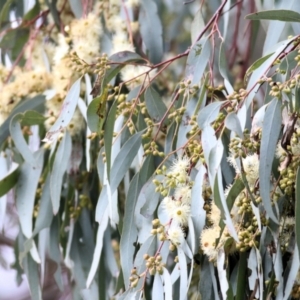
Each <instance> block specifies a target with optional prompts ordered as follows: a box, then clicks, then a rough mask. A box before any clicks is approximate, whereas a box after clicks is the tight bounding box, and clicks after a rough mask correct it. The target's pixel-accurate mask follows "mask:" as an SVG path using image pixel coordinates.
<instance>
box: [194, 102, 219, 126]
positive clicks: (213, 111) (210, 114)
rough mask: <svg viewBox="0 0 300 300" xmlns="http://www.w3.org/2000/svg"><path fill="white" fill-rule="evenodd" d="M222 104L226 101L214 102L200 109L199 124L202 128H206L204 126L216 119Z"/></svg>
mask: <svg viewBox="0 0 300 300" xmlns="http://www.w3.org/2000/svg"><path fill="white" fill-rule="evenodd" d="M222 104H224V103H223V102H221V101H217V102H213V103H210V104H208V105H207V106H205V107H204V108H202V109H201V110H200V112H199V115H198V125H199V127H200V129H204V127H206V126H207V125H209V124H210V123H212V122H213V121H215V119H216V118H217V116H218V114H219V111H220V108H221V106H222Z"/></svg>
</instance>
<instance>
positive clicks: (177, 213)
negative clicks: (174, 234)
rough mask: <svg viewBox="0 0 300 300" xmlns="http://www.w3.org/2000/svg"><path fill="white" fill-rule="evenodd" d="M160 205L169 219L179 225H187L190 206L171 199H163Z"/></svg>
mask: <svg viewBox="0 0 300 300" xmlns="http://www.w3.org/2000/svg"><path fill="white" fill-rule="evenodd" d="M162 204H163V208H164V209H165V210H166V212H167V214H168V216H169V218H170V219H173V220H174V221H175V222H177V223H178V224H180V225H187V223H188V220H189V217H190V213H191V207H190V205H188V204H182V203H181V202H180V201H176V200H173V199H172V198H171V197H165V198H164V199H163V202H162Z"/></svg>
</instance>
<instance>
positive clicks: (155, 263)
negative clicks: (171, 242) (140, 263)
mask: <svg viewBox="0 0 300 300" xmlns="http://www.w3.org/2000/svg"><path fill="white" fill-rule="evenodd" d="M144 260H145V261H146V267H147V269H148V270H149V274H150V275H152V276H153V275H155V274H156V273H158V274H159V275H162V274H163V272H164V267H165V266H166V264H165V263H163V262H162V256H161V255H155V256H149V255H148V254H144Z"/></svg>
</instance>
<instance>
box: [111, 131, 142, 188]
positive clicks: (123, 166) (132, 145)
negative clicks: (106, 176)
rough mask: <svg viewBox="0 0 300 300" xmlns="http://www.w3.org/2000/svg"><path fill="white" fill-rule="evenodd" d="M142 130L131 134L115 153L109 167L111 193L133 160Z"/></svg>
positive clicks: (140, 140) (138, 146)
mask: <svg viewBox="0 0 300 300" xmlns="http://www.w3.org/2000/svg"><path fill="white" fill-rule="evenodd" d="M141 136H142V132H138V133H136V134H135V135H133V136H132V137H131V138H130V139H129V140H128V141H127V142H126V143H125V144H124V146H123V147H122V148H121V150H120V152H119V154H118V155H117V157H116V159H115V161H114V163H113V165H112V168H111V174H110V177H111V183H110V186H111V192H112V193H113V192H114V191H115V190H116V189H117V187H118V186H119V184H120V182H121V180H122V179H123V177H124V175H125V173H126V172H127V171H128V169H129V167H130V165H131V163H132V162H133V160H134V158H135V156H136V155H137V152H138V150H139V148H140V146H141V142H142V139H141Z"/></svg>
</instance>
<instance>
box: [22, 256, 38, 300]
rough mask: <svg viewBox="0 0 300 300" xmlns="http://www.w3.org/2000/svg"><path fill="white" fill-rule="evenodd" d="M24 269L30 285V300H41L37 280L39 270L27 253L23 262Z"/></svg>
mask: <svg viewBox="0 0 300 300" xmlns="http://www.w3.org/2000/svg"><path fill="white" fill-rule="evenodd" d="M23 265H24V270H25V273H26V277H27V280H28V283H29V287H30V294H31V299H32V300H42V290H41V286H40V282H39V278H40V277H39V272H38V265H37V263H36V262H35V261H34V260H33V259H32V258H31V256H30V255H27V256H26V258H25V259H24V262H23Z"/></svg>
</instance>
